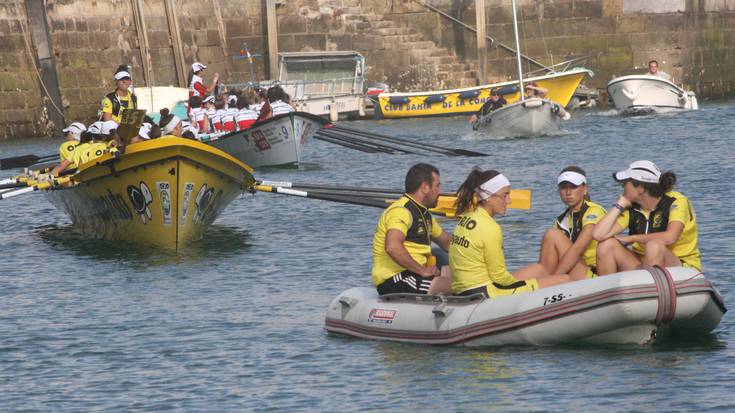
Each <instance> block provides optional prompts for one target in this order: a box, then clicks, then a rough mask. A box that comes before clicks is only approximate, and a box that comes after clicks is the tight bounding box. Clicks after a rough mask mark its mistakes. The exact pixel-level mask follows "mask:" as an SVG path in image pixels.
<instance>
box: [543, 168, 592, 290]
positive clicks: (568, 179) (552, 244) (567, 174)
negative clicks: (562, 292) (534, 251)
mask: <svg viewBox="0 0 735 413" xmlns="http://www.w3.org/2000/svg"><path fill="white" fill-rule="evenodd" d="M556 182H557V186H558V188H559V198H561V201H562V202H563V203H564V204H566V206H567V209H566V210H565V211H564V212H563V213H562V214H561V215H559V217H557V218H556V221H554V225H553V227H552V228H550V229H549V230H547V231H546V233H545V234H544V238H543V241H542V242H541V253H540V257H539V262H540V263H541V265H542V266H543V267H544V268H545V269H546V271H547V272H548V273H549V274H569V276H570V277H571V278H572V279H573V280H583V279H585V278H593V277H595V276H596V275H597V270H596V266H597V258H596V254H597V241H595V240H594V239H592V231H593V230H594V228H595V224H597V223H598V222H600V220H601V219H602V217H603V216H605V214H606V211H605V209H604V208H602V207H601V206H600V205H598V204H596V203H594V202H592V201H591V200H590V197H589V192H588V188H587V176H586V174H585V172H584V170H583V169H582V168H580V167H578V166H567V167H566V168H564V169H562V171H561V173H560V174H559V177H558V178H557V179H556Z"/></svg>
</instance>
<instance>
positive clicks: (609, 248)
mask: <svg viewBox="0 0 735 413" xmlns="http://www.w3.org/2000/svg"><path fill="white" fill-rule="evenodd" d="M640 265H641V260H640V259H639V258H638V256H637V255H635V254H634V253H633V252H631V251H629V250H628V249H627V248H625V247H624V246H623V244H621V243H620V241H618V240H617V239H616V238H609V239H606V240H605V241H602V242H600V243H598V244H597V274H598V275H607V274H614V273H616V272H619V271H628V270H633V269H636V268H638V267H640Z"/></svg>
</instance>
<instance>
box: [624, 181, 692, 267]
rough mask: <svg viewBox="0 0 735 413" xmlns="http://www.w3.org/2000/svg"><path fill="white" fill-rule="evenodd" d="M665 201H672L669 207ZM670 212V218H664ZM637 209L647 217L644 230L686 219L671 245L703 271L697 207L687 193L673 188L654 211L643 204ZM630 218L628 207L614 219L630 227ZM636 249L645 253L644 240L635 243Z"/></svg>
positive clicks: (687, 262) (685, 261)
mask: <svg viewBox="0 0 735 413" xmlns="http://www.w3.org/2000/svg"><path fill="white" fill-rule="evenodd" d="M671 198H673V200H672V199H671ZM664 202H666V203H667V204H668V203H669V202H670V206H669V207H668V211H667V210H666V208H665V207H663V206H662V204H664ZM667 212H668V216H669V219H668V221H665V215H666V213H667ZM634 213H635V214H640V215H641V216H642V218H643V219H644V220H645V221H643V223H642V230H641V231H640V232H639V233H641V234H650V233H654V232H663V231H666V227H667V226H668V223H669V222H671V221H679V222H681V223H683V224H684V230H683V231H682V232H681V235H679V239H677V240H676V242H674V243H673V244H672V245H669V249H670V250H671V252H673V253H674V255H676V256H677V258H679V260H680V261H681V262H682V263H683V264H684V265H687V266H689V267H694V268H696V269H698V270H699V271H702V262H701V255H700V252H699V247H698V245H697V244H698V242H697V239H698V236H697V217H696V214H695V213H694V207H693V206H692V204H691V202H689V199H688V198H687V197H685V196H684V195H682V194H680V193H679V192H676V191H670V192H667V193H665V194H664V197H663V198H662V199H661V201H660V202H659V205H658V206H657V207H656V209H654V210H653V211H645V210H643V209H642V208H641V209H636V210H635V212H634ZM630 218H631V212H630V209H628V210H625V211H623V213H621V214H620V216H619V217H618V219H617V220H616V221H615V222H616V223H617V224H618V225H620V226H621V227H622V228H623V229H627V228H629V226H630ZM633 251H634V252H635V253H636V254H638V255H641V256H642V255H644V254H645V252H646V248H645V244H639V243H637V242H635V243H633Z"/></svg>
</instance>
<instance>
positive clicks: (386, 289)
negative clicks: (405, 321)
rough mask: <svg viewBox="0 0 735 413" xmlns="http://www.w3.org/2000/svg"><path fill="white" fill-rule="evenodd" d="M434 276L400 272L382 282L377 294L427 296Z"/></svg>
mask: <svg viewBox="0 0 735 413" xmlns="http://www.w3.org/2000/svg"><path fill="white" fill-rule="evenodd" d="M433 279H434V276H431V277H422V276H420V275H418V274H416V273H414V272H412V271H408V270H406V271H402V272H399V273H398V274H396V275H394V276H393V277H392V278H389V279H387V280H385V281H383V283H382V284H380V285H379V286H378V294H380V295H384V294H406V293H408V294H428V293H429V287H431V281H432V280H433Z"/></svg>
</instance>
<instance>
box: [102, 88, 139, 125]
mask: <svg viewBox="0 0 735 413" xmlns="http://www.w3.org/2000/svg"><path fill="white" fill-rule="evenodd" d="M137 108H138V97H137V96H135V94H133V92H130V91H128V95H127V96H125V97H121V96H120V95H118V94H117V91H114V92H112V93H108V94H107V95H106V96H105V97H104V99H102V113H109V114H110V115H112V120H114V121H115V122H117V123H118V124H120V121H121V120H122V111H123V110H125V109H137Z"/></svg>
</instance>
